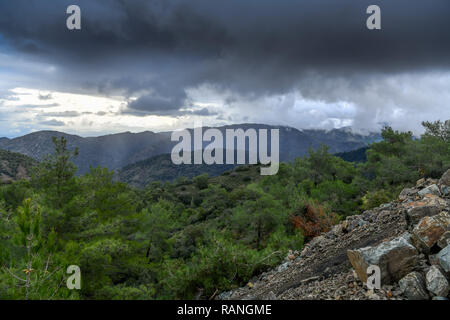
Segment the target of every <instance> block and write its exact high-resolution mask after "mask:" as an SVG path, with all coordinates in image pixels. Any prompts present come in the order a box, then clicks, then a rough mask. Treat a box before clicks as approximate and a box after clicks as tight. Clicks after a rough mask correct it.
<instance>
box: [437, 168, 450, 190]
mask: <svg viewBox="0 0 450 320" xmlns="http://www.w3.org/2000/svg"><path fill="white" fill-rule="evenodd" d="M439 184H440V185H443V186H450V169H448V170H447V171H446V172H445V173H444V174H443V175H442V177H441V179H440V180H439Z"/></svg>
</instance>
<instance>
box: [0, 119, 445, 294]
mask: <svg viewBox="0 0 450 320" xmlns="http://www.w3.org/2000/svg"><path fill="white" fill-rule="evenodd" d="M424 126H425V127H426V133H425V134H424V135H423V136H422V137H421V138H420V139H413V136H412V134H411V133H410V132H397V131H394V130H393V129H392V128H389V127H387V128H385V129H384V130H383V132H382V137H383V141H381V142H378V143H373V144H371V145H370V147H369V149H368V150H367V152H366V155H367V162H365V163H351V162H346V161H344V160H343V159H341V158H339V157H336V156H333V155H331V154H330V153H329V151H328V148H327V147H326V146H322V147H321V148H319V149H317V150H314V149H312V148H310V150H309V154H308V156H306V157H303V158H297V159H295V161H293V162H292V163H288V164H286V163H282V164H281V166H280V170H279V172H278V174H277V175H275V176H265V177H262V176H260V175H259V168H258V166H257V165H254V166H240V167H236V168H234V169H233V170H231V171H227V172H225V173H223V174H222V175H221V176H218V177H212V178H210V177H208V176H207V175H200V176H197V177H194V178H192V179H187V178H185V179H182V178H179V179H177V180H176V181H174V182H153V183H151V184H149V185H148V186H147V187H145V188H143V189H136V188H133V187H131V186H129V185H127V184H125V183H122V182H115V180H114V179H113V175H114V173H113V172H112V171H109V170H108V169H105V168H101V167H97V168H91V170H90V171H89V172H88V173H86V174H84V175H81V176H77V175H76V171H77V168H76V167H75V165H74V164H73V160H74V159H75V158H76V157H78V156H79V155H78V150H72V149H71V148H68V147H67V142H66V139H65V138H64V137H61V138H54V139H53V144H54V149H55V152H54V153H53V155H51V156H49V157H47V158H45V159H44V161H42V162H41V163H40V164H39V166H37V167H36V168H35V169H33V171H32V178H31V180H30V181H27V180H21V181H18V182H15V183H12V184H9V185H3V186H1V187H0V266H1V270H0V298H2V299H25V298H27V299H168V298H174V299H191V298H201V299H209V298H213V297H214V296H215V295H217V294H218V293H220V292H222V291H225V290H228V289H231V288H235V287H238V286H242V285H245V284H246V283H247V282H248V280H249V279H250V278H251V277H253V276H254V275H257V274H259V273H261V272H263V271H264V270H267V269H269V268H271V267H274V266H276V265H277V264H278V263H279V262H280V261H282V259H283V258H284V257H285V256H286V254H287V252H288V250H293V251H295V250H300V249H301V248H302V247H303V245H304V244H305V243H306V242H308V241H310V240H311V239H312V238H314V237H315V236H317V235H319V234H320V233H322V232H325V231H328V230H330V228H331V227H332V226H333V225H334V224H336V223H338V222H339V221H340V220H342V219H343V218H345V217H347V216H350V215H354V214H358V213H361V212H362V211H363V210H366V209H370V208H373V207H376V206H378V205H380V204H382V203H385V202H389V201H390V200H392V199H394V198H396V197H397V196H398V194H399V192H400V191H401V190H402V189H403V188H404V187H405V186H409V185H410V184H413V183H415V181H416V180H418V179H419V178H422V177H431V178H439V177H440V176H441V175H442V173H443V172H445V170H446V169H448V168H449V167H450V122H446V123H445V124H443V123H441V122H437V123H424ZM80 152H81V151H80ZM69 265H78V266H80V268H81V272H82V288H81V290H68V289H67V288H66V286H65V283H66V282H65V281H66V279H67V276H68V275H67V274H66V268H67V266H69Z"/></svg>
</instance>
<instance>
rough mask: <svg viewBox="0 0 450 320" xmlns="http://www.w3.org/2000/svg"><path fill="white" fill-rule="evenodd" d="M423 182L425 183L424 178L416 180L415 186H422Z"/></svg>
mask: <svg viewBox="0 0 450 320" xmlns="http://www.w3.org/2000/svg"><path fill="white" fill-rule="evenodd" d="M424 184H425V179H424V178H422V179H419V180H417V182H416V187H422V186H423V185H424Z"/></svg>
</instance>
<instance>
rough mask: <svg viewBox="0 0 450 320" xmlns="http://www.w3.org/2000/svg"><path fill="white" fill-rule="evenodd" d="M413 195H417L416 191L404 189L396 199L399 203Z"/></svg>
mask: <svg viewBox="0 0 450 320" xmlns="http://www.w3.org/2000/svg"><path fill="white" fill-rule="evenodd" d="M415 193H417V189H413V188H405V189H403V190H402V192H400V194H399V196H398V199H399V200H401V201H403V200H406V199H408V198H410V197H411V196H412V195H414V194H415Z"/></svg>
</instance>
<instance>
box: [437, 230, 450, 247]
mask: <svg viewBox="0 0 450 320" xmlns="http://www.w3.org/2000/svg"><path fill="white" fill-rule="evenodd" d="M449 244H450V231H445V232H444V234H443V235H442V236H441V237H440V238H439V240H438V242H437V245H438V246H439V247H440V248H442V249H444V248H445V247H446V246H448V245H449Z"/></svg>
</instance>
